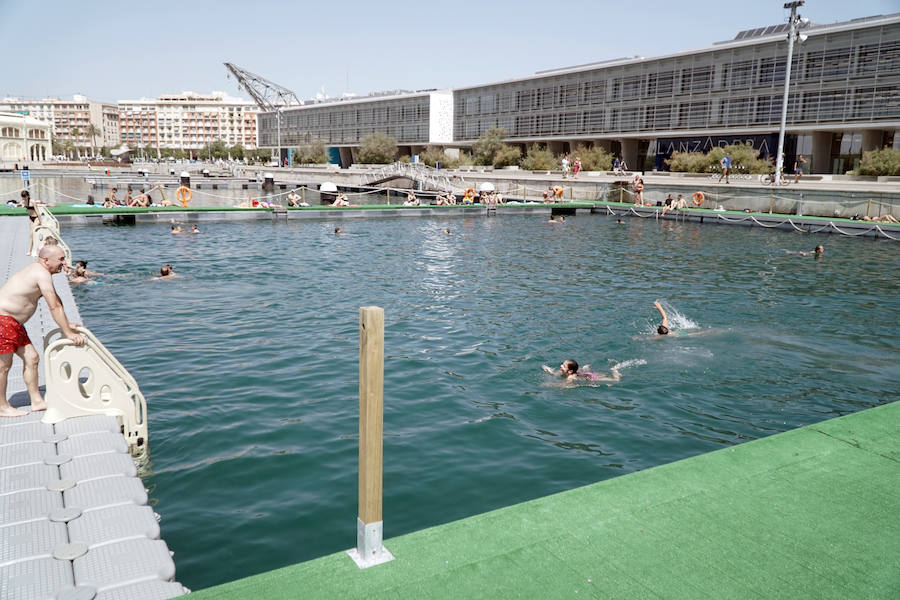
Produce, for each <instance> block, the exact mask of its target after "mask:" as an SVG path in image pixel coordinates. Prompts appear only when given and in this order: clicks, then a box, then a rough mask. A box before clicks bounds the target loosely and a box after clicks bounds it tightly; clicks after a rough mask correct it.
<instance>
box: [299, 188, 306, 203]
mask: <svg viewBox="0 0 900 600" xmlns="http://www.w3.org/2000/svg"><path fill="white" fill-rule="evenodd" d="M300 201H301V202H303V203H304V204H306V186H305V185H304V186H303V187H302V188H300Z"/></svg>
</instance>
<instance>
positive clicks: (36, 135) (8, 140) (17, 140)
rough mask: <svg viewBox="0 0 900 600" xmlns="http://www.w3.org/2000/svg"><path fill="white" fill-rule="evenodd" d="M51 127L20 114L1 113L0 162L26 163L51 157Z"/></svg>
mask: <svg viewBox="0 0 900 600" xmlns="http://www.w3.org/2000/svg"><path fill="white" fill-rule="evenodd" d="M51 140H52V134H51V125H50V123H48V122H47V121H44V120H41V119H37V118H35V117H31V116H26V115H22V114H18V113H11V112H0V161H5V162H11V163H19V164H20V166H21V163H24V162H26V161H44V160H47V159H48V158H49V157H50V156H51Z"/></svg>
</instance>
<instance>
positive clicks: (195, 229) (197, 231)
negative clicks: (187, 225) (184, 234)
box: [191, 224, 200, 233]
mask: <svg viewBox="0 0 900 600" xmlns="http://www.w3.org/2000/svg"><path fill="white" fill-rule="evenodd" d="M191 233H200V228H199V227H197V225H196V224H194V225H191Z"/></svg>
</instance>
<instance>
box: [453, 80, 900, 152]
mask: <svg viewBox="0 0 900 600" xmlns="http://www.w3.org/2000/svg"><path fill="white" fill-rule="evenodd" d="M781 109H782V96H781V94H765V95H759V96H755V95H754V96H745V97H736V98H723V99H721V100H703V101H695V102H681V103H672V104H659V105H654V106H629V107H606V108H596V109H592V110H586V111H554V112H548V113H543V114H524V115H517V116H512V115H509V116H506V115H504V116H500V117H497V118H483V119H465V120H458V121H457V123H456V125H455V128H454V136H455V137H456V138H457V139H475V138H477V137H479V136H481V134H483V133H484V132H485V131H487V130H488V129H490V128H491V127H503V128H504V129H506V130H507V132H509V135H510V136H511V137H533V136H541V135H586V134H605V133H610V132H616V131H648V130H649V131H653V130H655V131H661V130H668V129H697V128H706V127H716V126H722V125H728V126H737V125H740V126H750V127H752V126H759V125H774V124H777V123H779V122H780V120H781ZM876 118H877V119H884V118H900V86H878V87H874V86H873V87H859V88H855V89H852V90H844V89H841V90H830V91H827V90H825V91H809V92H804V93H802V94H796V95H793V96H791V98H790V101H789V102H788V121H789V122H790V123H807V122H809V123H818V122H827V121H849V120H868V119H876Z"/></svg>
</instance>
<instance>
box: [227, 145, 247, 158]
mask: <svg viewBox="0 0 900 600" xmlns="http://www.w3.org/2000/svg"><path fill="white" fill-rule="evenodd" d="M228 154H230V155H231V158H233V159H234V160H241V159H242V158H244V147H243V146H241V145H240V144H235V145H234V146H232V147H231V148H229V149H228Z"/></svg>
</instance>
